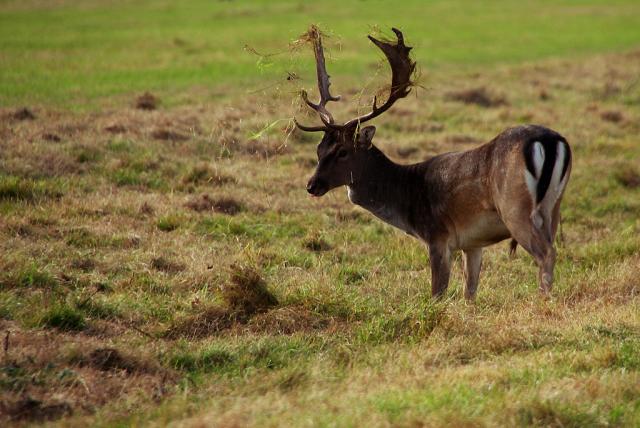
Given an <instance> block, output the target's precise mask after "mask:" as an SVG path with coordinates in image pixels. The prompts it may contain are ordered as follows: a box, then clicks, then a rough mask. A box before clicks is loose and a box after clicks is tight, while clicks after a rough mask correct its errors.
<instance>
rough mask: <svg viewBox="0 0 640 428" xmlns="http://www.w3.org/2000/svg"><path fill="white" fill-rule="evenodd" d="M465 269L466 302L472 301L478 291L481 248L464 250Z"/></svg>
mask: <svg viewBox="0 0 640 428" xmlns="http://www.w3.org/2000/svg"><path fill="white" fill-rule="evenodd" d="M464 255H465V263H464V264H465V266H464V267H465V269H464V273H465V276H466V287H465V289H464V297H465V298H466V299H467V300H473V299H474V298H475V297H476V291H477V290H478V281H479V280H480V267H481V265H482V248H474V249H472V250H466V251H465V252H464Z"/></svg>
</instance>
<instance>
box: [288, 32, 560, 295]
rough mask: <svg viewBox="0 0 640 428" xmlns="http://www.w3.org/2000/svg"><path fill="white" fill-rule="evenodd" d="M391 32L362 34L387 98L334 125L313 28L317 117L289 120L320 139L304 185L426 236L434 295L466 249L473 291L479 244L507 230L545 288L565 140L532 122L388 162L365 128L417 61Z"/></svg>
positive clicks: (405, 83) (546, 290)
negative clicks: (341, 194)
mask: <svg viewBox="0 0 640 428" xmlns="http://www.w3.org/2000/svg"><path fill="white" fill-rule="evenodd" d="M392 31H393V32H394V33H395V36H396V38H397V40H396V41H395V43H394V42H392V41H387V40H378V39H376V38H374V37H372V36H368V38H369V40H370V41H371V42H372V43H373V44H374V45H376V46H377V47H378V48H379V49H380V50H381V51H382V53H383V54H384V56H385V57H386V60H387V62H388V64H389V66H390V68H391V86H390V88H389V94H388V96H387V99H386V101H385V102H384V103H381V104H380V105H378V99H377V96H375V97H374V98H373V105H372V106H371V110H370V111H369V112H368V113H366V114H363V115H360V116H358V117H355V118H353V119H350V120H348V121H347V122H344V123H338V122H336V121H335V120H334V118H333V116H332V115H331V113H330V112H329V110H328V109H327V104H328V103H329V102H337V101H339V100H340V97H339V96H333V95H332V94H331V92H330V89H329V88H330V85H331V83H330V76H329V75H328V74H327V70H326V64H325V58H324V51H323V46H322V35H321V33H320V30H319V29H318V28H317V27H315V26H312V27H311V28H310V30H309V32H308V33H307V35H308V36H309V39H310V40H311V41H312V42H313V43H312V44H313V50H314V55H315V62H316V74H317V81H318V91H319V94H320V99H319V101H318V102H317V103H314V102H312V101H310V100H309V97H308V94H307V92H306V91H304V90H302V91H301V97H302V99H303V100H304V102H305V104H306V105H308V106H309V107H310V108H311V109H312V110H313V111H315V112H316V113H317V115H318V116H319V118H320V120H321V122H322V124H321V125H316V126H307V125H303V124H301V123H299V122H298V121H297V119H296V118H295V116H294V118H293V121H294V123H295V126H296V127H297V128H298V129H300V130H301V131H305V132H323V133H324V134H323V136H322V139H321V141H320V142H319V144H318V146H317V157H318V163H317V166H316V169H315V172H314V173H313V175H312V176H311V178H310V179H309V181H308V183H307V186H306V190H307V191H308V192H309V193H310V194H311V195H312V196H315V197H321V196H323V195H325V194H326V193H327V192H329V191H330V190H332V189H335V188H338V187H341V186H346V187H347V195H348V198H349V200H350V201H351V202H352V203H353V204H356V205H359V206H360V207H362V208H364V209H366V210H367V211H369V212H371V213H372V214H373V215H374V216H375V217H377V218H379V219H381V220H382V221H384V222H386V223H388V224H390V225H392V226H394V227H396V228H398V229H400V230H402V231H404V232H406V233H407V234H408V235H410V236H413V237H415V238H417V239H418V240H420V241H421V242H423V243H424V244H426V246H427V247H428V255H429V262H430V265H431V266H430V267H431V295H432V298H435V299H439V298H442V296H443V295H444V294H445V292H446V290H447V287H448V284H449V277H450V272H451V265H452V254H454V253H455V252H456V251H462V252H463V253H464V259H463V265H464V276H465V288H464V296H465V298H466V299H468V300H473V299H474V298H475V296H476V292H477V288H478V282H479V278H480V269H481V265H482V251H483V248H484V247H487V246H489V245H493V244H496V243H498V242H501V241H503V240H506V239H509V238H511V245H510V247H511V251H510V252H511V254H512V255H513V254H514V253H515V249H516V247H517V246H518V245H520V246H521V247H522V248H524V250H525V251H526V252H528V253H529V254H530V255H531V256H532V257H533V259H534V260H535V262H536V265H537V267H538V268H539V271H538V284H539V290H540V292H541V293H542V295H544V296H549V294H550V291H551V288H552V285H553V271H554V265H555V261H556V250H555V248H554V238H555V235H556V232H557V230H558V224H559V221H560V202H561V200H562V197H563V195H564V191H565V189H566V186H567V182H568V180H569V176H570V174H571V149H570V147H569V143H568V142H567V140H566V139H565V138H564V137H563V136H562V135H560V134H559V133H557V132H556V131H553V130H551V129H548V128H546V127H543V126H539V125H521V126H515V127H512V128H508V129H506V130H504V131H503V132H501V133H500V134H498V135H497V136H496V137H495V138H494V139H492V140H491V141H489V142H488V143H486V144H483V145H481V146H479V147H476V148H473V149H471V150H467V151H461V152H450V153H444V154H440V155H437V156H434V157H431V158H429V159H427V160H425V161H423V162H420V163H415V164H411V165H402V164H398V163H395V162H393V161H392V160H391V159H389V158H388V157H387V156H386V155H385V154H384V153H383V152H382V151H381V150H380V149H378V148H377V147H376V146H375V145H374V144H373V137H374V135H375V132H376V128H375V126H371V125H369V126H363V124H364V123H365V122H368V121H370V120H372V119H374V118H376V117H378V116H380V115H381V114H383V113H384V112H386V111H387V110H389V109H390V108H391V107H392V106H393V104H395V102H396V101H398V100H399V99H401V98H405V97H406V96H407V95H408V94H409V93H410V92H411V89H412V87H413V85H414V82H413V80H412V79H413V76H414V74H415V70H416V62H415V61H414V60H412V59H411V57H410V55H409V52H410V50H411V49H412V48H411V47H409V46H406V45H405V42H404V36H403V34H402V32H401V31H400V30H398V29H396V28H392Z"/></svg>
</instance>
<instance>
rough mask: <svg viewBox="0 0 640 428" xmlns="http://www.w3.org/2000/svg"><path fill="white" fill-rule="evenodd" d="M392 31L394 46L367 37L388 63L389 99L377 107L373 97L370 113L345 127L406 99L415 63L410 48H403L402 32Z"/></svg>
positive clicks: (411, 83)
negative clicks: (389, 71) (389, 69)
mask: <svg viewBox="0 0 640 428" xmlns="http://www.w3.org/2000/svg"><path fill="white" fill-rule="evenodd" d="M392 30H393V32H394V33H395V34H396V37H397V39H398V41H397V43H395V44H391V43H387V42H383V41H380V40H377V39H375V38H373V37H371V36H368V37H369V40H371V41H372V42H373V43H374V44H375V45H376V46H377V47H378V48H380V50H382V52H383V53H384V55H385V56H386V57H387V60H388V61H389V65H390V66H391V89H390V91H389V97H388V98H387V101H385V103H384V104H382V105H381V106H380V107H378V106H377V101H378V100H377V98H376V97H374V99H373V107H372V110H371V112H369V113H367V114H365V115H363V116H360V117H357V118H355V119H351V120H350V121H348V122H347V123H346V124H345V125H344V126H345V127H349V126H353V125H357V124H359V123H363V122H366V121H368V120H371V119H373V118H374V117H377V116H379V115H381V114H382V113H384V112H385V111H387V110H388V109H389V108H390V107H391V106H392V105H393V104H394V103H395V102H396V101H397V100H399V99H400V98H404V97H406V96H407V95H409V92H411V86H412V85H413V82H412V81H411V76H412V75H413V73H414V71H415V69H416V63H415V61H413V60H412V59H411V58H410V57H409V51H410V50H411V47H410V46H405V44H404V36H403V35H402V32H401V31H400V30H398V29H397V28H392Z"/></svg>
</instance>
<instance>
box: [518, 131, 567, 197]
mask: <svg viewBox="0 0 640 428" xmlns="http://www.w3.org/2000/svg"><path fill="white" fill-rule="evenodd" d="M535 142H539V143H540V144H542V148H543V150H544V162H543V163H542V172H541V173H540V177H539V178H538V186H537V188H536V203H537V204H539V203H540V201H542V200H543V199H544V196H545V195H546V194H547V190H548V189H549V183H551V176H552V175H553V167H554V166H555V164H556V157H557V153H558V150H557V149H558V147H557V145H558V144H567V141H566V140H565V139H564V137H562V136H561V135H560V134H557V133H555V132H553V131H550V130H548V131H547V132H544V133H541V134H540V135H538V136H536V138H531V139H530V140H529V141H527V143H526V144H525V146H524V160H525V163H526V165H527V169H528V170H529V172H530V173H531V175H533V176H534V177H535V176H536V169H535V165H534V163H533V144H534V143H535ZM565 152H566V156H565V159H564V165H563V166H562V176H561V177H560V179H561V180H562V178H563V177H564V175H565V174H566V172H567V168H568V167H569V160H570V159H571V152H570V151H569V145H568V144H567V146H566V150H565Z"/></svg>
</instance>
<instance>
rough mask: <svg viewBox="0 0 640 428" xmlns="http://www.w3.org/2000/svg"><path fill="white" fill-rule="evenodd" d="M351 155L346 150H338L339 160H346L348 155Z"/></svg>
mask: <svg viewBox="0 0 640 428" xmlns="http://www.w3.org/2000/svg"><path fill="white" fill-rule="evenodd" d="M348 154H349V152H347V151H346V150H345V149H340V150H338V155H337V156H338V159H345V158H346V157H347V155H348Z"/></svg>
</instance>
